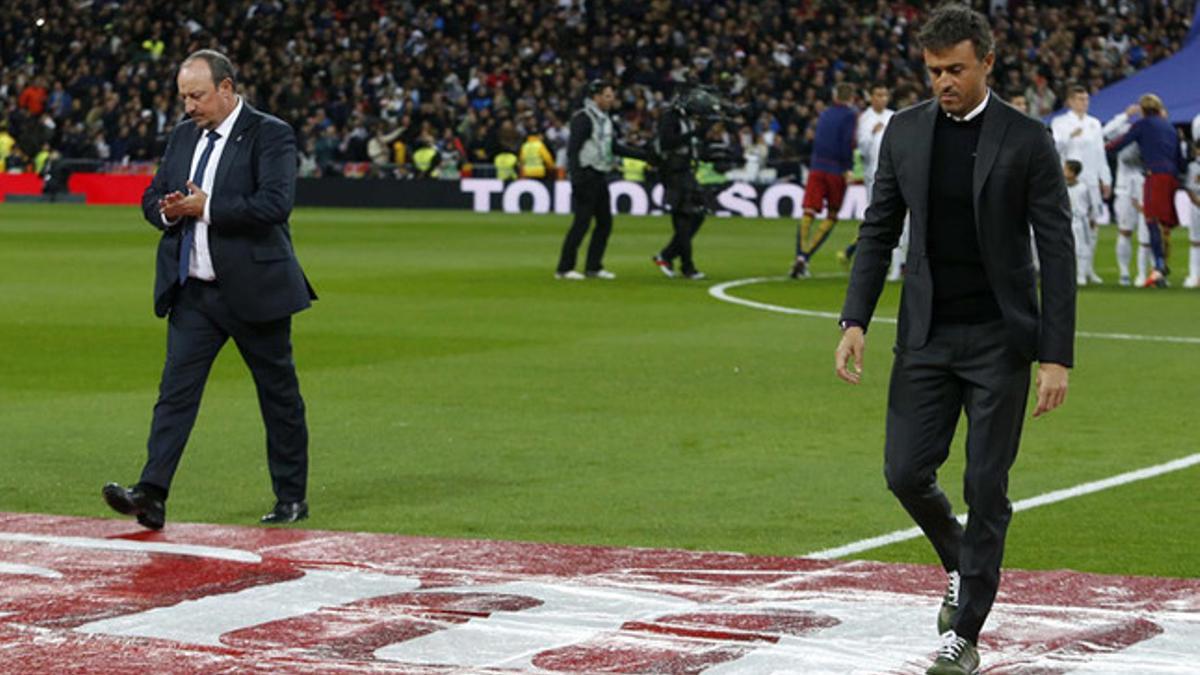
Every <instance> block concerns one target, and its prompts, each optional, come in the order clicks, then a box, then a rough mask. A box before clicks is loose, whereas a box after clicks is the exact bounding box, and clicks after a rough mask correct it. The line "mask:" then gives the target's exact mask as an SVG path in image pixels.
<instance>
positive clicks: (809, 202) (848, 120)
mask: <svg viewBox="0 0 1200 675" xmlns="http://www.w3.org/2000/svg"><path fill="white" fill-rule="evenodd" d="M853 98H854V87H853V86H852V85H850V84H847V83H842V84H839V85H837V87H836V88H834V94H833V105H832V106H830V107H829V108H827V109H826V110H825V111H824V112H822V113H821V116H820V118H819V119H818V120H817V126H816V131H815V140H814V142H813V159H812V168H811V169H810V170H809V172H808V184H807V185H805V186H804V215H803V217H801V218H800V226H799V228H797V230H796V261H795V262H794V263H793V264H792V271H791V274H790V276H791V277H792V278H793V279H801V278H805V277H808V276H811V275H810V273H809V271H808V261H809V259H810V258H811V257H812V255H813V254H814V253H816V252H817V249H819V248H821V244H823V243H825V239H826V238H828V237H829V233H830V231H832V230H833V226H834V224H836V223H837V217H838V211H840V210H841V208H842V199H843V197H845V196H846V182H847V181H848V180H849V174H850V170H851V168H852V166H853V155H854V128H855V118H856V117H857V114H858V113H857V111H855V110H854V108H852V107H851V106H850V101H851V100H852V99H853ZM822 209H824V210H825V218H824V219H823V220H821V222H820V224H819V225H818V226H817V231H816V232H815V233H810V231H811V229H812V225H813V221H814V220H815V219H816V217H817V214H819V213H820V212H821V211H822Z"/></svg>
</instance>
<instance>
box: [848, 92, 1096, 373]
mask: <svg viewBox="0 0 1200 675" xmlns="http://www.w3.org/2000/svg"><path fill="white" fill-rule="evenodd" d="M939 114H943V113H941V111H940V109H939V106H938V103H937V101H936V100H930V101H926V102H924V103H920V104H917V105H915V106H913V107H911V108H907V109H905V110H902V111H900V112H899V113H896V115H895V117H893V118H892V121H891V123H889V124H888V126H887V130H886V131H885V132H884V136H883V141H882V143H881V148H880V155H879V168H878V169H877V171H876V173H875V187H874V192H873V194H872V198H871V205H870V207H868V209H867V213H866V218H865V219H864V220H863V223H862V226H861V227H860V228H859V234H858V252H857V254H856V255H855V258H854V267H853V270H852V272H851V275H850V286H849V288H848V289H847V291H846V302H845V305H844V306H843V308H842V318H843V319H849V320H854V321H858V322H859V323H861V324H862V325H863V326H864V327H866V326H867V325H868V324H869V322H870V319H871V315H872V314H873V313H874V311H875V304H876V302H877V301H878V299H879V294H880V292H881V291H882V289H883V284H884V280H885V278H886V276H887V271H888V264H889V261H890V259H891V251H892V249H893V248H894V247H895V246H896V243H897V241H898V240H899V238H900V233H901V231H902V229H903V224H904V215H905V212H911V214H912V218H911V221H910V227H911V230H910V244H909V249H908V258H907V262H906V267H905V278H904V290H903V292H902V295H901V300H900V320H899V326H898V328H897V332H896V344H897V347H898V348H899V349H906V348H907V349H919V348H920V347H922V346H924V344H925V343H926V341H927V340H928V339H929V328H930V323H931V321H932V315H933V280H932V277H931V275H930V270H929V264H928V260H927V258H926V247H925V244H926V234H927V232H928V229H929V228H928V225H929V200H930V199H931V198H932V199H936V198H937V186H932V189H931V186H930V185H929V171H930V161H931V154H932V148H933V129H934V123H935V122H936V120H937V115H939ZM973 187H974V197H975V228H976V232H977V234H978V237H979V248H980V252H981V254H982V257H983V264H984V269H985V270H986V272H987V277H988V282H989V283H990V284H991V287H992V292H993V293H994V294H995V296H996V300H997V302H998V304H999V305H1000V312H1001V314H1002V315H1003V317H1004V323H1005V329H1006V330H1007V331H1008V338H1009V342H1010V344H1011V345H1012V346H1013V347H1014V348H1015V349H1016V350H1017V352H1018V353H1020V354H1021V355H1023V356H1025V357H1026V358H1028V359H1029V360H1031V361H1042V362H1047V363H1059V364H1062V365H1064V366H1068V367H1070V366H1072V365H1073V360H1074V338H1075V244H1074V237H1073V235H1072V234H1071V207H1070V202H1069V201H1068V198H1067V188H1066V181H1065V179H1064V178H1063V172H1062V162H1061V161H1059V157H1058V153H1057V152H1056V151H1055V149H1054V142H1053V140H1052V139H1051V137H1050V133H1049V131H1048V130H1047V129H1046V127H1045V125H1043V124H1042V122H1041V121H1039V120H1036V119H1033V118H1031V117H1029V116H1027V115H1025V114H1024V113H1021V112H1020V111H1018V110H1017V109H1016V108H1013V107H1012V106H1010V105H1008V104H1007V103H1005V102H1004V101H1001V100H1000V99H999V97H997V96H996V95H995V94H994V93H993V94H992V95H991V100H990V101H989V102H988V106H987V109H986V110H985V111H984V119H983V127H982V129H981V130H980V135H979V145H978V147H977V149H976V155H975V166H974V185H973ZM1031 225H1032V226H1033V235H1034V237H1035V239H1036V242H1037V252H1038V258H1039V260H1040V262H1041V282H1042V284H1041V305H1040V307H1039V304H1038V298H1037V288H1038V287H1037V272H1036V267H1035V266H1034V264H1033V255H1032V251H1031V250H1030V234H1029V232H1030V226H1031Z"/></svg>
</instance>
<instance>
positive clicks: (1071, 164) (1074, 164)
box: [1067, 159, 1083, 176]
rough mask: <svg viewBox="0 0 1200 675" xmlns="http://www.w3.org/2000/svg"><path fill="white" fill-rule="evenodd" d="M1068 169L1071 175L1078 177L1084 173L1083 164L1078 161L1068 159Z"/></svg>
mask: <svg viewBox="0 0 1200 675" xmlns="http://www.w3.org/2000/svg"><path fill="white" fill-rule="evenodd" d="M1067 168H1068V169H1070V170H1071V173H1073V174H1075V175H1076V176H1078V175H1079V174H1081V173H1083V163H1082V162H1080V161H1079V160H1077V159H1068V160H1067Z"/></svg>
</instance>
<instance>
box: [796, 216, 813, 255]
mask: <svg viewBox="0 0 1200 675" xmlns="http://www.w3.org/2000/svg"><path fill="white" fill-rule="evenodd" d="M812 223H813V217H812V216H810V215H808V214H807V213H806V214H804V217H802V218H801V219H800V228H799V229H797V230H796V255H797V256H801V255H804V251H805V249H806V248H807V247H806V246H805V242H807V241H808V231H809V230H810V229H812Z"/></svg>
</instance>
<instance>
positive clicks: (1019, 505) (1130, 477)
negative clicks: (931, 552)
mask: <svg viewBox="0 0 1200 675" xmlns="http://www.w3.org/2000/svg"><path fill="white" fill-rule="evenodd" d="M1197 464H1200V453H1196V454H1194V455H1188V456H1187V457H1183V458H1181V459H1176V460H1173V461H1170V462H1166V463H1165V464H1156V465H1154V466H1148V467H1146V468H1144V469H1137V470H1135V471H1129V472H1126V473H1122V474H1119V475H1116V476H1113V477H1111V478H1105V479H1103V480H1097V481H1092V482H1090V483H1082V484H1080V485H1076V486H1075V487H1069V488H1064V489H1062V490H1055V491H1053V492H1047V493H1046V494H1043V495H1038V496H1036V497H1030V498H1029V499H1022V500H1020V501H1018V502H1013V505H1012V507H1013V511H1014V512H1015V511H1028V510H1029V509H1033V508H1037V507H1039V506H1045V505H1046V504H1053V503H1055V502H1061V501H1064V500H1067V499H1072V498H1074V497H1080V496H1083V495H1087V494H1092V493H1093V492H1100V491H1101V490H1107V489H1109V488H1113V487H1118V486H1120V485H1127V484H1129V483H1133V482H1136V481H1139V480H1145V479H1147V478H1154V477H1155V476H1161V475H1163V474H1166V473H1171V472H1172V471H1179V470H1181V469H1186V468H1188V467H1191V466H1195V465H1197ZM966 520H967V517H966V516H965V515H960V516H958V522H960V523H965V522H966ZM920 536H921V529H920V528H917V527H911V528H909V529H907V530H896V531H895V532H889V533H887V534H884V535H880V536H878V537H871V538H870V539H863V540H861V541H856V542H853V543H850V544H846V545H845V546H838V547H837V548H827V549H824V550H821V551H813V552H812V553H809V554H807V555H805V556H804V557H805V558H817V559H821V560H829V559H832V558H840V557H842V556H847V555H853V554H855V553H862V552H863V551H869V550H871V549H874V548H880V547H882V546H887V545H888V544H894V543H896V542H900V541H906V540H909V539H916V538H917V537H920Z"/></svg>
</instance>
